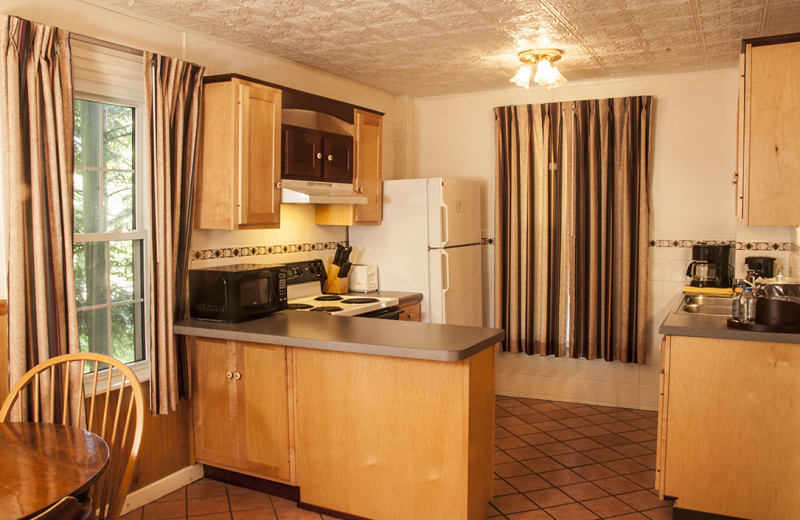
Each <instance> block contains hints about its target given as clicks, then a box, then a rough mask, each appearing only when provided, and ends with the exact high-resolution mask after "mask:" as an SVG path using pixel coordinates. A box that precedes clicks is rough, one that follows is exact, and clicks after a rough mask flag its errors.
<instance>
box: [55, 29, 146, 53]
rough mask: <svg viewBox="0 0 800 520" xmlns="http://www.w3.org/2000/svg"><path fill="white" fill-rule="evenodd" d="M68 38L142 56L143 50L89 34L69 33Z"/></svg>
mask: <svg viewBox="0 0 800 520" xmlns="http://www.w3.org/2000/svg"><path fill="white" fill-rule="evenodd" d="M70 38H73V39H75V40H78V41H79V42H84V43H91V44H92V45H98V46H100V47H105V48H107V49H113V50H115V51H120V52H127V53H128V54H133V55H136V56H144V51H142V50H140V49H134V48H133V47H126V46H125V45H119V44H118V43H111V42H107V41H105V40H99V39H97V38H92V37H91V36H85V35H83V34H77V33H70Z"/></svg>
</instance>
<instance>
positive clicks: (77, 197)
mask: <svg viewBox="0 0 800 520" xmlns="http://www.w3.org/2000/svg"><path fill="white" fill-rule="evenodd" d="M102 177H103V173H102V172H101V171H99V170H75V174H74V175H73V176H72V180H73V195H72V196H73V202H72V206H73V208H74V210H75V217H74V219H73V225H74V227H75V230H74V231H75V233H102V232H103V231H105V229H104V228H105V226H104V224H105V220H106V218H105V211H104V206H105V204H104V199H105V195H104V192H105V188H104V186H103V180H102Z"/></svg>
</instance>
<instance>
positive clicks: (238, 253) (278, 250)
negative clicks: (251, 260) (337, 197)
mask: <svg viewBox="0 0 800 520" xmlns="http://www.w3.org/2000/svg"><path fill="white" fill-rule="evenodd" d="M337 244H341V245H343V246H347V242H315V243H313V244H283V245H273V246H241V247H226V248H222V249H199V250H196V251H192V252H191V254H190V255H189V258H190V259H191V260H214V259H217V258H238V257H245V256H265V255H281V254H286V253H304V252H308V251H325V250H328V249H336V245H337Z"/></svg>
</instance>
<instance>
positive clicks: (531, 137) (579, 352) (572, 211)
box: [495, 96, 652, 363]
mask: <svg viewBox="0 0 800 520" xmlns="http://www.w3.org/2000/svg"><path fill="white" fill-rule="evenodd" d="M651 102H652V101H651V98H650V97H647V96H645V97H630V98H616V99H604V100H587V101H574V102H563V103H550V104H544V105H524V106H510V107H498V108H496V109H495V141H496V147H497V154H496V156H497V165H496V166H497V167H496V201H495V233H496V238H497V244H496V246H495V321H496V326H497V327H500V328H503V329H505V331H506V340H505V342H504V344H503V347H502V348H503V350H507V351H510V352H525V353H527V354H540V355H551V354H552V355H556V356H564V355H566V354H567V352H569V355H570V356H572V357H574V358H581V357H582V358H586V359H598V358H601V359H605V360H606V361H622V362H636V363H644V362H645V351H646V320H647V292H646V291H647V263H648V251H649V248H648V229H649V206H648V168H649V142H650V107H651Z"/></svg>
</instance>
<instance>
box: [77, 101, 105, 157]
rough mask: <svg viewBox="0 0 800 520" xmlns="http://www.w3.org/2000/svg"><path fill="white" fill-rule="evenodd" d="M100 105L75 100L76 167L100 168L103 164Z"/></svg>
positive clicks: (93, 102)
mask: <svg viewBox="0 0 800 520" xmlns="http://www.w3.org/2000/svg"><path fill="white" fill-rule="evenodd" d="M100 105H101V104H100V103H97V102H95V101H87V100H85V99H76V100H75V118H74V124H75V128H74V132H75V140H74V143H75V144H74V147H75V167H76V168H78V167H82V166H83V167H87V166H88V167H99V166H100V165H101V164H102V147H101V143H102V141H101V139H100V134H101V131H100V129H101V121H100V113H101V112H100Z"/></svg>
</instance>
